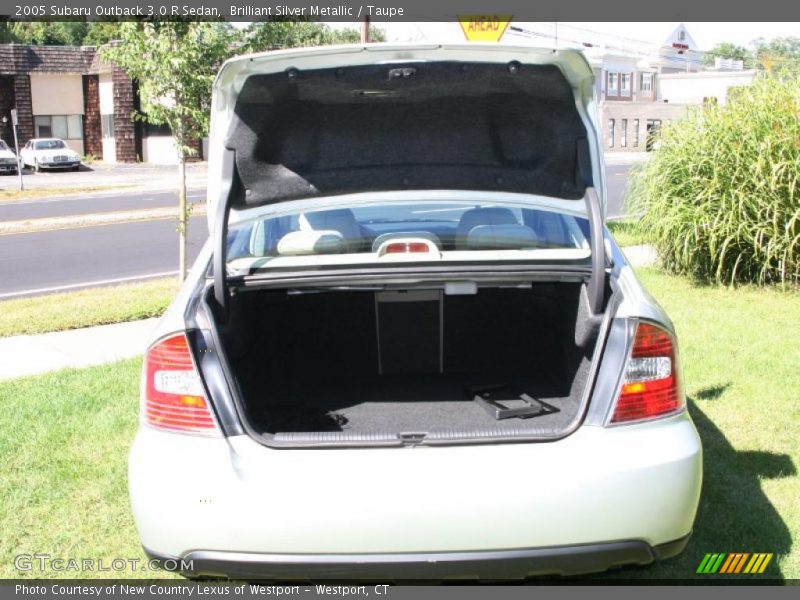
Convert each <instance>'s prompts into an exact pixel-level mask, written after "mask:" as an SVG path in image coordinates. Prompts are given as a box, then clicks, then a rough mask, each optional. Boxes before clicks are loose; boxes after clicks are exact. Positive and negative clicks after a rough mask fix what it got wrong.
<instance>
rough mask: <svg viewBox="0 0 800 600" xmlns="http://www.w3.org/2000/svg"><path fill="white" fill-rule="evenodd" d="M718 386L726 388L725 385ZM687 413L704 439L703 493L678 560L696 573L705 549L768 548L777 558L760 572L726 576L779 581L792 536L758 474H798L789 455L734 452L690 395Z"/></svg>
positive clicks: (764, 549)
mask: <svg viewBox="0 0 800 600" xmlns="http://www.w3.org/2000/svg"><path fill="white" fill-rule="evenodd" d="M719 387H721V388H722V389H723V390H724V389H725V387H727V386H719ZM720 393H721V392H720ZM717 395H719V394H717ZM689 412H690V414H691V415H692V419H693V420H694V423H695V425H696V426H697V431H698V432H699V433H700V438H701V439H702V441H703V472H704V475H703V492H702V496H701V497H700V507H699V509H698V512H697V520H696V521H695V531H694V535H693V536H692V540H691V542H690V544H689V547H688V548H687V549H686V551H685V552H684V553H683V555H681V557H680V558H677V559H675V560H676V562H677V561H679V560H680V561H682V562H683V563H684V564H685V566H686V567H687V568H690V569H691V572H692V573H694V571H695V570H696V568H697V565H699V564H700V561H701V560H702V559H703V557H704V556H705V554H706V553H707V552H749V553H753V552H772V553H774V554H775V558H773V560H772V562H771V563H770V564H769V565H768V567H767V570H766V571H765V572H764V574H763V575H753V576H748V575H741V574H739V575H731V576H729V577H730V578H731V579H737V580H738V579H742V578H749V579H759V580H760V579H764V578H770V579H781V580H782V579H783V574H782V573H781V572H780V569H779V567H778V560H777V558H778V557H779V556H783V555H786V554H788V553H789V550H790V549H791V547H792V536H791V532H790V531H789V528H788V527H787V526H786V523H785V522H784V521H783V519H782V518H781V515H780V513H779V512H778V511H777V510H776V509H775V507H774V506H772V503H771V502H770V501H769V498H767V496H766V494H765V493H764V491H763V490H762V489H761V479H772V478H778V477H789V476H792V475H796V474H797V469H796V467H795V465H794V463H793V462H792V459H791V457H790V456H789V455H787V454H776V453H774V452H760V451H741V452H737V451H736V450H735V449H734V447H733V446H732V445H731V443H730V442H729V441H728V440H727V439H726V438H725V436H724V435H723V433H722V432H721V431H720V430H719V428H718V427H717V426H716V425H715V424H714V423H713V421H711V419H709V418H708V417H707V416H706V415H705V413H704V412H703V411H702V410H700V408H699V407H698V406H697V404H696V403H695V401H694V400H693V399H691V398H690V399H689ZM698 577H701V576H699V575H698ZM702 577H703V578H706V579H708V578H718V577H724V576H720V575H703V576H702Z"/></svg>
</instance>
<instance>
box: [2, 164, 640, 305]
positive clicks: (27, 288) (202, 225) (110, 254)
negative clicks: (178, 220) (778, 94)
mask: <svg viewBox="0 0 800 600" xmlns="http://www.w3.org/2000/svg"><path fill="white" fill-rule="evenodd" d="M629 170H630V166H629V165H609V166H608V167H607V170H606V172H607V178H606V185H607V190H608V197H609V198H608V215H609V216H610V217H614V216H619V215H621V214H623V213H624V198H623V194H624V191H625V188H626V186H627V181H628V171H629ZM201 197H202V192H200V191H194V192H191V193H190V199H191V200H195V201H197V200H199V199H200V198H201ZM174 205H175V195H174V193H172V192H152V193H145V194H124V193H122V194H120V193H117V194H109V195H101V196H91V197H85V198H74V197H72V198H67V197H65V198H62V199H54V198H47V199H42V200H31V201H11V202H3V203H0V220H8V221H10V220H18V219H28V218H41V217H55V216H67V215H77V214H86V213H93V212H109V211H117V210H131V209H140V208H155V207H161V206H174ZM207 235H208V230H207V228H206V220H205V217H204V216H196V217H193V218H192V219H191V223H190V228H189V239H190V244H189V255H190V259H191V260H194V258H195V257H196V256H197V253H198V252H199V250H200V247H201V246H202V244H203V242H204V241H205V239H206V237H207ZM177 264H178V243H177V236H176V235H175V223H174V220H172V219H161V220H153V221H140V222H133V223H119V224H113V225H102V226H91V227H79V228H75V229H62V230H55V231H44V232H39V233H21V234H11V235H0V299H3V298H9V297H13V296H17V295H35V294H41V293H47V292H53V291H59V290H62V289H74V288H79V287H91V286H94V285H102V284H106V283H113V282H116V281H125V280H134V279H143V278H146V277H152V276H156V275H158V274H165V275H166V274H170V273H175V272H177Z"/></svg>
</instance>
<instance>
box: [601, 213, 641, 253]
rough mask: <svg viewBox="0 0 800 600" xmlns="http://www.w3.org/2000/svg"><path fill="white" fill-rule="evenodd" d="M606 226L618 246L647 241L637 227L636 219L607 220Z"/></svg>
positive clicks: (634, 244)
mask: <svg viewBox="0 0 800 600" xmlns="http://www.w3.org/2000/svg"><path fill="white" fill-rule="evenodd" d="M606 226H607V227H608V230H609V231H610V232H611V235H613V236H614V239H615V240H616V241H617V244H618V245H619V246H620V247H624V246H639V245H640V244H647V243H648V241H647V238H646V236H645V235H644V233H643V232H642V231H641V230H640V229H639V223H638V222H637V221H633V220H630V219H619V220H616V221H608V222H607V223H606Z"/></svg>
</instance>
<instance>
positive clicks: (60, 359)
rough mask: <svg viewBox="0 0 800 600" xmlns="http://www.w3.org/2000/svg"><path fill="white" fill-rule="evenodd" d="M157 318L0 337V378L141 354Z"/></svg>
mask: <svg viewBox="0 0 800 600" xmlns="http://www.w3.org/2000/svg"><path fill="white" fill-rule="evenodd" d="M157 321H158V319H145V320H142V321H131V322H129V323H116V324H114V325H100V326H98V327H86V328H84V329H72V330H70V331H56V332H53V333H42V334H39V335H17V336H13V337H8V338H0V356H2V357H3V360H2V361H0V381H2V380H6V379H14V378H15V377H24V376H26V375H38V374H39V373H46V372H47V371H57V370H58V369H66V368H67V367H77V368H80V367H91V366H94V365H102V364H105V363H110V362H115V361H117V360H122V359H123V358H131V357H133V356H139V355H140V354H142V353H143V352H144V350H145V345H146V344H147V342H148V341H149V336H150V332H151V331H152V330H153V328H154V327H155V324H156V322H157Z"/></svg>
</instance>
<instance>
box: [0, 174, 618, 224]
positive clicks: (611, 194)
mask: <svg viewBox="0 0 800 600" xmlns="http://www.w3.org/2000/svg"><path fill="white" fill-rule="evenodd" d="M630 170H631V166H630V165H607V166H606V192H607V193H608V216H609V217H621V216H622V215H624V214H625V190H626V189H627V187H628V174H629V173H630ZM0 214H1V213H0Z"/></svg>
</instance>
